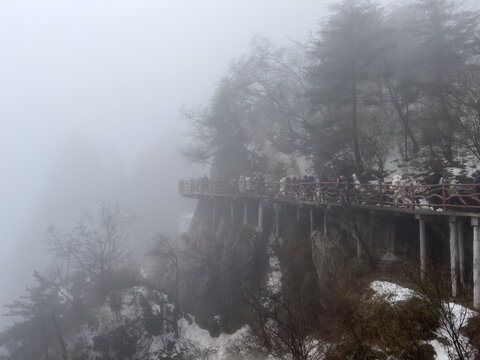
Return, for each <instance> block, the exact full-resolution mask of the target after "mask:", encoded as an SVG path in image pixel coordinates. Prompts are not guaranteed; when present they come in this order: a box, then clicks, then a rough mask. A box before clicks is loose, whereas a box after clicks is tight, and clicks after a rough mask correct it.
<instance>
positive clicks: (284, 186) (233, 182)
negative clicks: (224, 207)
mask: <svg viewBox="0 0 480 360" xmlns="http://www.w3.org/2000/svg"><path fill="white" fill-rule="evenodd" d="M469 183H470V184H471V185H470V186H459V185H458V181H456V180H455V179H452V178H448V177H446V176H442V175H441V174H437V173H434V174H432V175H431V176H430V177H428V178H425V179H424V181H423V182H421V181H420V180H419V178H418V177H417V176H413V177H412V178H411V180H405V179H404V178H403V177H402V176H401V175H399V174H395V175H393V176H392V178H391V180H390V181H387V180H385V179H384V178H381V179H377V180H373V181H369V182H366V183H363V184H362V183H361V182H360V180H359V178H358V177H357V175H356V174H355V173H353V174H352V175H351V176H346V175H340V176H338V177H337V178H336V179H333V178H328V177H325V178H316V177H314V176H312V175H310V176H309V175H305V176H304V177H295V176H292V177H290V176H283V177H282V178H281V179H280V180H277V181H270V180H266V179H265V177H264V176H263V175H262V174H254V175H251V174H245V175H243V174H242V175H240V176H238V177H234V178H231V179H230V180H228V179H224V180H218V181H210V180H209V179H208V177H207V176H203V177H201V178H198V179H191V180H188V181H182V182H181V183H180V192H181V193H186V194H188V193H190V194H231V193H234V194H235V193H239V194H245V195H252V196H271V197H284V198H290V199H296V200H311V201H340V200H342V199H346V198H348V199H349V200H351V201H364V200H365V199H367V200H368V199H373V200H374V201H377V200H379V199H380V200H379V201H381V202H382V203H385V204H388V203H412V202H415V203H416V204H420V202H421V200H422V199H423V201H424V202H427V203H430V202H431V203H441V202H442V201H444V202H445V201H446V200H445V198H446V197H448V199H449V201H451V202H452V203H453V201H452V200H451V199H452V198H454V197H456V198H457V200H458V199H460V200H458V202H459V204H460V205H461V204H464V205H466V201H465V200H464V199H463V198H464V197H466V194H467V195H468V194H470V195H472V194H474V195H475V198H477V199H478V198H479V196H478V195H480V171H479V172H476V173H475V174H474V175H473V177H472V179H471V181H469ZM442 186H443V188H442ZM379 193H380V196H378V194H379ZM362 199H363V200H362ZM441 200H442V201H441ZM473 205H478V206H480V202H479V203H478V204H476V203H475V204H473Z"/></svg>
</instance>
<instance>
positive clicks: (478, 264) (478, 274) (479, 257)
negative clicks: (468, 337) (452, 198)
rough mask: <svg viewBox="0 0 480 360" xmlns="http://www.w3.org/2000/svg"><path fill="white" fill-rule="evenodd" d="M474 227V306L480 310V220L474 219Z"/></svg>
mask: <svg viewBox="0 0 480 360" xmlns="http://www.w3.org/2000/svg"><path fill="white" fill-rule="evenodd" d="M472 226H473V306H474V307H475V308H476V309H477V310H480V229H479V226H480V220H479V219H478V218H477V217H472Z"/></svg>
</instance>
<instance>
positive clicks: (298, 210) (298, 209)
mask: <svg viewBox="0 0 480 360" xmlns="http://www.w3.org/2000/svg"><path fill="white" fill-rule="evenodd" d="M297 221H300V206H297Z"/></svg>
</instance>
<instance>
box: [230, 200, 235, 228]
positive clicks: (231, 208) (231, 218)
mask: <svg viewBox="0 0 480 360" xmlns="http://www.w3.org/2000/svg"><path fill="white" fill-rule="evenodd" d="M230 220H231V221H232V223H233V222H234V221H235V201H234V200H230Z"/></svg>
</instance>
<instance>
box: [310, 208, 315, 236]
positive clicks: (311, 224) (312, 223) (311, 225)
mask: <svg viewBox="0 0 480 360" xmlns="http://www.w3.org/2000/svg"><path fill="white" fill-rule="evenodd" d="M313 215H314V214H313V208H312V207H311V208H310V236H312V234H313V231H314V230H315V219H314V217H313Z"/></svg>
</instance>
